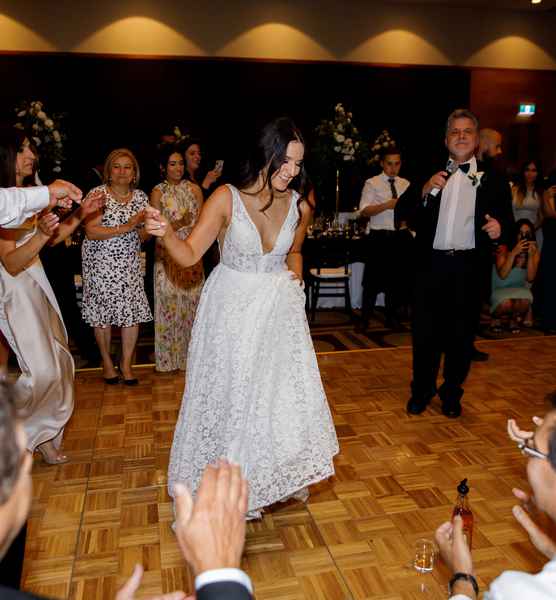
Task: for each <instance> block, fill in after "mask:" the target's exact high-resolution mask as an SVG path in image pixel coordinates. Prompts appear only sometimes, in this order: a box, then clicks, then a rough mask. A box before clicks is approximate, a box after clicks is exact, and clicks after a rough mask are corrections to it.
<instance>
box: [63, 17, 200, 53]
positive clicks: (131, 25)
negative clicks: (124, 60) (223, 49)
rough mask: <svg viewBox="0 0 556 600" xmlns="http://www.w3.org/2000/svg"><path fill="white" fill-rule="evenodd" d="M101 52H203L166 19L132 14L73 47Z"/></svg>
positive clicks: (75, 50)
mask: <svg viewBox="0 0 556 600" xmlns="http://www.w3.org/2000/svg"><path fill="white" fill-rule="evenodd" d="M72 51H74V52H93V53H100V54H110V53H116V54H149V55H152V54H162V55H164V54H177V55H193V56H203V55H204V54H205V53H204V51H203V49H202V48H200V47H199V46H197V45H196V44H194V43H193V42H192V41H191V40H188V39H187V38H186V37H185V36H183V35H182V34H181V33H179V32H178V31H176V30H174V29H172V28H171V27H169V26H168V25H166V24H164V23H160V22H158V21H155V20H154V19H149V18H147V17H129V18H127V19H121V20H120V21H117V22H116V23H111V24H110V25H107V26H106V27H103V28H102V29H100V30H99V31H95V32H94V33H93V34H92V35H90V36H89V37H87V38H86V39H84V40H83V41H82V42H81V43H79V44H77V45H76V46H75V47H74V48H72Z"/></svg>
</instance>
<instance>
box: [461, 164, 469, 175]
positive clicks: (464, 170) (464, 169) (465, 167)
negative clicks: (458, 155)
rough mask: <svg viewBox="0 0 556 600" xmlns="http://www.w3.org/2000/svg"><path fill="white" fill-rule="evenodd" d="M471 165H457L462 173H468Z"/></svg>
mask: <svg viewBox="0 0 556 600" xmlns="http://www.w3.org/2000/svg"><path fill="white" fill-rule="evenodd" d="M470 166H471V165H470V164H469V163H463V164H461V165H459V168H460V169H461V170H462V171H463V172H464V173H469V167H470Z"/></svg>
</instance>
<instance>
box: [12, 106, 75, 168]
mask: <svg viewBox="0 0 556 600" xmlns="http://www.w3.org/2000/svg"><path fill="white" fill-rule="evenodd" d="M15 112H16V116H17V119H18V120H17V122H16V124H15V127H17V128H18V129H21V130H22V131H24V132H25V134H26V135H27V137H28V138H29V141H31V142H33V144H35V146H36V147H37V150H38V152H39V157H40V161H41V163H40V164H41V171H45V170H49V169H50V170H51V171H52V172H53V173H60V172H61V170H62V163H63V162H64V160H65V156H64V141H65V139H66V135H65V134H64V133H63V131H62V128H61V124H62V120H63V118H64V117H63V115H61V114H57V115H54V114H52V115H50V116H49V115H48V114H47V113H46V111H45V110H44V105H43V103H42V102H41V101H39V100H34V101H32V102H28V101H24V102H22V103H21V104H20V105H19V106H17V107H16V108H15Z"/></svg>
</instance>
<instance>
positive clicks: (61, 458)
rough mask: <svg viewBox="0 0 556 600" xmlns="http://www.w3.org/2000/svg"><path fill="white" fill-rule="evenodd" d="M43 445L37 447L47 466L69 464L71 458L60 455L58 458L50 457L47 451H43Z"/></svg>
mask: <svg viewBox="0 0 556 600" xmlns="http://www.w3.org/2000/svg"><path fill="white" fill-rule="evenodd" d="M42 446H43V445H42V444H41V445H40V446H37V448H36V449H37V450H38V451H39V452H40V454H41V456H42V459H43V460H44V462H45V463H46V464H47V465H63V464H65V463H67V462H69V458H68V457H67V456H66V455H65V454H60V453H58V454H57V455H56V457H54V458H53V457H52V456H49V455H48V453H47V452H46V450H44V449H43V447H42Z"/></svg>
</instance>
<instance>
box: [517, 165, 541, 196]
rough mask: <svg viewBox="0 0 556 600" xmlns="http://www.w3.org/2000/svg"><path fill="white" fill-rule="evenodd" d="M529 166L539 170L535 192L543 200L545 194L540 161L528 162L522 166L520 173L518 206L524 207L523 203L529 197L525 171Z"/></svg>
mask: <svg viewBox="0 0 556 600" xmlns="http://www.w3.org/2000/svg"><path fill="white" fill-rule="evenodd" d="M529 165H535V167H536V168H537V178H536V179H535V183H534V188H533V191H534V192H535V193H536V194H537V195H538V196H539V198H540V199H541V200H542V194H543V191H544V189H543V185H542V182H543V174H542V167H541V163H540V162H539V161H538V160H534V159H533V160H528V161H527V162H525V163H524V164H523V165H522V166H521V169H520V171H519V180H518V182H517V186H516V190H517V202H518V206H522V205H523V201H524V200H525V196H526V195H527V185H526V184H525V169H526V168H527V167H528V166H529Z"/></svg>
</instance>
